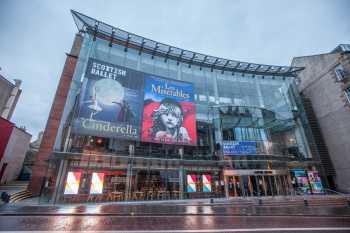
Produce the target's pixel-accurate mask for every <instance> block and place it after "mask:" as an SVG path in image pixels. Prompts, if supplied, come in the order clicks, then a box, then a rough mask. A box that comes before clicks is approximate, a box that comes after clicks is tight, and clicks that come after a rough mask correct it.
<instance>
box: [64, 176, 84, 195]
mask: <svg viewBox="0 0 350 233" xmlns="http://www.w3.org/2000/svg"><path fill="white" fill-rule="evenodd" d="M80 178H81V172H68V174H67V180H66V184H65V186H64V194H78V191H79V185H80Z"/></svg>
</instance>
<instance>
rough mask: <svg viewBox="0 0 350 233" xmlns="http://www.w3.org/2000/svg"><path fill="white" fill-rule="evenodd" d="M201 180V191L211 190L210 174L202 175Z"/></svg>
mask: <svg viewBox="0 0 350 233" xmlns="http://www.w3.org/2000/svg"><path fill="white" fill-rule="evenodd" d="M202 180H203V192H211V176H210V175H202Z"/></svg>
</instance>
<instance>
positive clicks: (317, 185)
mask: <svg viewBox="0 0 350 233" xmlns="http://www.w3.org/2000/svg"><path fill="white" fill-rule="evenodd" d="M307 174H308V177H309V181H310V184H311V188H312V192H313V193H324V190H323V185H322V182H321V178H320V176H319V175H318V172H317V171H308V172H307Z"/></svg>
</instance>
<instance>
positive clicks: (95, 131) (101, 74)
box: [73, 59, 143, 140]
mask: <svg viewBox="0 0 350 233" xmlns="http://www.w3.org/2000/svg"><path fill="white" fill-rule="evenodd" d="M142 88H143V77H142V73H140V72H137V71H134V70H131V69H127V68H125V67H120V66H117V65H114V64H110V63H107V62H103V61H99V60H96V59H89V61H88V65H87V69H86V72H85V79H84V81H83V85H82V91H81V96H80V103H79V111H78V116H77V118H76V119H75V121H74V124H73V131H75V132H78V133H79V134H85V135H93V136H101V137H112V138H125V139H134V140H138V139H139V138H140V124H141V115H142V112H141V110H142V100H143V91H142Z"/></svg>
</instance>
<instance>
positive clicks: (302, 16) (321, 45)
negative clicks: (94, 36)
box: [0, 0, 350, 137]
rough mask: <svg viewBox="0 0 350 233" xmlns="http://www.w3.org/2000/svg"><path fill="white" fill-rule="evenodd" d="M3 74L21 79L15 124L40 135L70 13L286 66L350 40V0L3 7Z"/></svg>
mask: <svg viewBox="0 0 350 233" xmlns="http://www.w3.org/2000/svg"><path fill="white" fill-rule="evenodd" d="M0 4H1V5H0V35H1V36H0V66H1V67H2V71H0V72H1V73H2V74H3V75H4V76H6V77H7V78H9V79H13V78H19V79H22V80H23V84H22V85H23V86H22V89H23V94H22V96H21V98H20V100H19V103H18V105H17V109H16V111H15V114H14V116H13V119H12V120H13V121H14V122H15V123H17V124H18V125H24V126H26V127H27V129H29V132H31V133H32V134H33V135H34V137H35V135H36V134H37V133H38V131H40V130H43V129H44V127H45V124H46V120H47V117H48V113H49V111H50V106H51V104H52V101H53V98H54V94H55V91H56V87H57V83H58V79H59V77H60V75H61V72H62V68H63V64H64V62H65V52H68V51H69V50H70V47H71V44H72V41H73V38H74V34H75V33H76V32H77V29H76V27H75V24H74V22H73V19H72V17H71V15H70V9H75V10H77V11H80V12H82V13H84V14H86V15H89V16H91V17H95V18H97V19H99V20H102V21H104V22H106V23H109V24H112V25H114V26H116V27H120V28H122V29H125V30H128V31H130V32H133V33H136V34H139V35H142V36H145V37H148V38H150V39H154V40H157V41H160V42H164V43H168V44H171V45H174V46H178V47H181V48H184V49H188V50H193V51H196V52H201V53H205V54H210V55H214V56H219V57H224V58H230V59H235V60H241V61H248V62H256V63H265V64H276V65H289V63H290V61H291V59H292V58H293V57H295V56H303V55H310V54H318V53H326V52H329V51H330V50H332V49H333V48H335V47H336V46H337V45H338V44H339V43H350V41H349V38H350V15H349V13H348V12H350V1H347V0H334V1H326V0H310V1H303V0H295V1H277V0H272V1H271V0H270V1H258V0H256V1H243V0H241V1H229V0H227V1H224V0H218V1H204V0H194V1H188V0H178V1H160V0H157V1H132V0H130V1H91V0H87V1H83V0H81V1H68V0H61V1H38V0H37V1H20V0H3V1H1V3H0Z"/></svg>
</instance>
